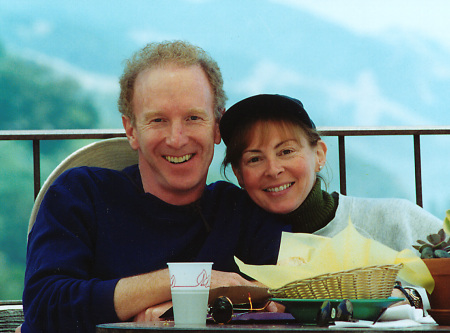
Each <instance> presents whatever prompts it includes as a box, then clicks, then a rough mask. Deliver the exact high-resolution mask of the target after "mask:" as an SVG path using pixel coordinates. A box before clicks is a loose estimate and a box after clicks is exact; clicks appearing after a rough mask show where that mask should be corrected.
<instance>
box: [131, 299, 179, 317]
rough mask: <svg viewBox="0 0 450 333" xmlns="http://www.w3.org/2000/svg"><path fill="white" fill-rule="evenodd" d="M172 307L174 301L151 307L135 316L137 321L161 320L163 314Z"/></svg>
mask: <svg viewBox="0 0 450 333" xmlns="http://www.w3.org/2000/svg"><path fill="white" fill-rule="evenodd" d="M171 307H172V302H165V303H161V304H158V305H155V306H151V307H149V308H148V309H147V310H144V311H142V312H141V313H139V314H138V315H136V316H135V317H134V318H133V321H135V322H146V321H160V320H161V318H160V317H161V316H162V315H163V314H164V313H165V312H166V311H167V310H169V309H170V308H171Z"/></svg>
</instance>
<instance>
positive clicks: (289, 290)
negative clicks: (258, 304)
mask: <svg viewBox="0 0 450 333" xmlns="http://www.w3.org/2000/svg"><path fill="white" fill-rule="evenodd" d="M402 266H403V265H402V264H397V265H379V266H366V267H362V268H356V269H351V270H347V271H340V272H335V273H328V274H322V275H319V276H316V277H314V278H310V279H304V280H297V281H293V282H291V283H288V284H286V285H284V286H283V287H280V288H277V289H270V290H269V292H270V294H271V295H272V296H273V297H275V298H300V299H374V298H388V297H389V296H391V293H392V289H393V287H394V284H395V279H396V277H397V274H398V271H399V270H400V269H401V268H402Z"/></svg>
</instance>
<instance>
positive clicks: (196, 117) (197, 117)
mask: <svg viewBox="0 0 450 333" xmlns="http://www.w3.org/2000/svg"><path fill="white" fill-rule="evenodd" d="M198 119H200V117H199V116H190V117H189V120H198Z"/></svg>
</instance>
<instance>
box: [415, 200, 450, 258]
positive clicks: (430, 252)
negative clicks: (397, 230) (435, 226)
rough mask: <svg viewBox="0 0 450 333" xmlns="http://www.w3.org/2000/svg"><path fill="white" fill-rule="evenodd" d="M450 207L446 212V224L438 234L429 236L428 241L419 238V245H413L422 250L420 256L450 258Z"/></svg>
mask: <svg viewBox="0 0 450 333" xmlns="http://www.w3.org/2000/svg"><path fill="white" fill-rule="evenodd" d="M449 235H450V209H449V210H447V211H446V213H445V219H444V225H443V227H442V229H441V230H439V231H438V233H437V234H431V235H428V236H427V241H428V242H425V241H423V240H418V241H417V243H419V244H418V245H413V248H415V249H416V250H417V251H419V252H420V258H422V259H431V258H450V239H447V236H449Z"/></svg>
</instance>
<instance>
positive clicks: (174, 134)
mask: <svg viewBox="0 0 450 333" xmlns="http://www.w3.org/2000/svg"><path fill="white" fill-rule="evenodd" d="M187 142H188V137H187V133H186V128H185V127H184V126H183V125H182V124H180V123H173V124H172V125H171V126H170V128H169V131H168V133H167V138H166V143H167V145H169V146H171V147H173V148H181V147H183V146H184V145H185V144H186V143H187Z"/></svg>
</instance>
